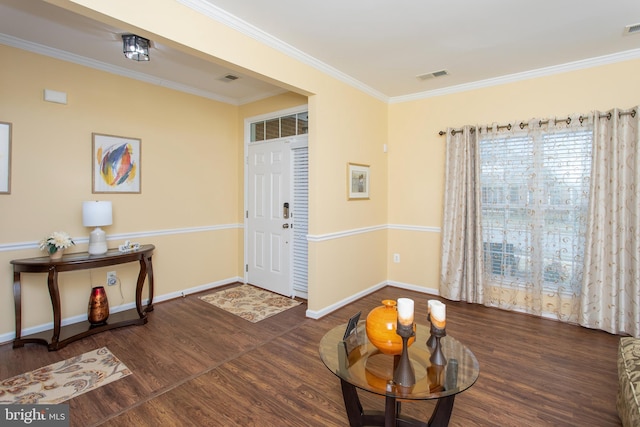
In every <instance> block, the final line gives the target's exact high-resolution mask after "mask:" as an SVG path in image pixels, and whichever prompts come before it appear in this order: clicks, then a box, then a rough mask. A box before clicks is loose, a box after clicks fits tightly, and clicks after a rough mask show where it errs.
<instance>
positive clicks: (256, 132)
mask: <svg viewBox="0 0 640 427" xmlns="http://www.w3.org/2000/svg"><path fill="white" fill-rule="evenodd" d="M256 141H264V122H256V123H251V142H256Z"/></svg>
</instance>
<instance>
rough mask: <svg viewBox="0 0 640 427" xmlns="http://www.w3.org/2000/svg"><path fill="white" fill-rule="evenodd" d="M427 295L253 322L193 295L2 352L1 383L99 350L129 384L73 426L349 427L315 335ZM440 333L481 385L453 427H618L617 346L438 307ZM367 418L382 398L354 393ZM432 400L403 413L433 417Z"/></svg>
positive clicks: (564, 330)
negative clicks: (146, 316) (69, 336)
mask: <svg viewBox="0 0 640 427" xmlns="http://www.w3.org/2000/svg"><path fill="white" fill-rule="evenodd" d="M398 297H409V298H413V299H414V300H415V307H416V319H417V321H418V322H419V323H426V319H425V318H424V315H420V313H426V309H427V300H428V299H432V298H434V297H433V296H431V295H425V294H420V293H417V292H411V291H405V290H402V289H397V288H392V287H386V288H384V289H381V290H379V291H377V292H375V293H373V294H371V295H369V296H367V297H365V298H362V299H360V300H358V301H356V302H354V303H352V304H350V305H349V306H347V307H344V308H342V309H340V310H337V311H335V312H334V313H331V314H330V315H328V316H325V317H324V318H322V319H320V320H313V319H307V318H305V315H304V313H305V310H306V309H307V307H306V304H302V305H300V306H298V307H295V308H293V309H290V310H287V311H285V312H284V313H281V314H279V315H276V316H273V317H271V318H269V319H266V320H263V321H261V322H258V323H255V324H254V323H250V322H248V321H245V320H243V319H241V318H238V317H236V316H234V315H232V314H229V313H227V312H225V311H222V310H221V309H218V308H216V307H214V306H212V305H210V304H207V303H204V302H202V301H200V300H199V299H198V298H197V295H189V296H187V297H186V298H180V299H176V300H172V301H168V302H163V303H160V304H156V305H155V311H153V312H152V313H151V314H150V320H149V323H148V324H146V325H144V326H132V327H128V328H122V329H116V330H113V331H108V332H105V333H102V334H99V335H94V336H91V337H88V338H85V339H83V340H80V341H78V342H75V343H72V344H70V345H68V346H67V347H65V348H63V349H61V350H59V351H57V352H48V351H47V349H46V348H45V347H44V346H39V345H26V346H25V347H24V348H18V349H13V348H12V347H11V344H10V343H8V344H4V345H2V346H0V360H1V361H2V363H1V366H0V378H3V379H4V378H9V377H11V376H14V375H17V374H20V373H22V372H25V371H29V370H32V369H36V368H39V367H41V366H44V365H48V364H50V363H54V362H58V361H60V360H63V359H66V358H69V357H72V356H75V355H78V354H81V353H84V352H86V351H90V350H93V349H95V348H98V347H102V346H106V347H108V348H109V350H111V352H112V353H114V354H115V355H116V356H117V357H118V358H120V360H122V361H123V362H124V363H125V364H126V365H127V367H129V369H131V370H132V371H133V374H132V375H130V376H128V377H126V378H123V379H121V380H118V381H116V382H114V383H111V384H107V385H106V386H103V387H100V388H99V389H97V390H94V391H91V392H89V393H86V394H84V395H81V396H79V397H76V398H74V399H72V400H70V401H69V405H70V415H71V425H72V426H94V425H104V426H261V427H262V426H301V427H302V426H304V427H308V426H322V427H325V426H347V425H348V422H347V418H346V414H345V410H344V404H343V401H342V395H341V391H340V383H339V380H338V379H337V378H336V377H335V376H334V375H333V374H332V373H331V372H330V371H329V370H328V369H327V368H325V366H324V365H323V363H322V361H321V360H320V358H319V356H318V344H319V342H320V339H321V338H322V336H323V335H324V334H325V333H326V332H327V331H328V330H330V329H331V328H333V327H334V326H337V325H339V324H341V323H345V322H346V321H347V320H348V319H349V317H350V316H351V315H353V314H354V313H356V312H357V311H359V310H361V311H362V318H363V319H364V318H365V317H366V315H367V314H368V312H369V310H371V309H372V308H374V307H376V306H378V305H380V301H381V300H383V299H386V298H391V299H396V298H398ZM443 301H444V302H445V303H446V304H447V333H448V334H449V335H452V336H455V337H456V338H457V339H458V340H460V341H462V342H464V343H465V344H467V346H468V347H470V348H471V350H472V351H473V352H474V354H475V355H476V357H477V359H478V362H479V364H480V377H479V378H478V381H477V382H476V384H475V385H474V386H473V387H471V388H470V389H469V390H467V391H465V392H464V393H462V394H460V395H458V396H457V397H456V401H455V406H454V409H453V415H452V417H451V422H450V425H451V426H465V427H466V426H518V427H521V426H599V427H603V426H619V425H621V423H620V420H619V418H618V416H617V413H616V407H615V400H616V393H617V379H616V377H617V374H616V348H617V345H618V340H619V337H618V336H615V335H610V334H608V333H606V332H602V331H597V330H590V329H585V328H582V327H580V326H574V325H568V324H564V323H560V322H555V321H552V320H546V319H540V318H536V317H531V316H528V315H524V314H518V313H511V312H506V311H501V310H497V309H490V308H486V307H483V306H477V305H472V304H466V303H456V302H451V301H445V300H443ZM360 397H361V400H362V403H363V406H364V407H365V409H379V410H382V409H383V408H384V399H383V398H381V397H379V396H373V395H370V394H368V393H364V392H362V393H360ZM433 405H434V403H433V402H408V403H405V404H404V405H403V408H402V409H403V413H405V414H406V415H409V416H411V417H415V418H422V419H425V420H426V419H428V418H429V416H430V414H431V411H432V409H433Z"/></svg>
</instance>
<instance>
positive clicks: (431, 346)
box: [427, 313, 436, 353]
mask: <svg viewBox="0 0 640 427" xmlns="http://www.w3.org/2000/svg"><path fill="white" fill-rule="evenodd" d="M427 321H428V322H429V324H430V325H431V328H430V332H431V333H430V334H429V339H428V340H427V348H428V349H429V350H430V351H431V352H432V353H433V349H435V348H436V337H435V336H433V323H431V313H427Z"/></svg>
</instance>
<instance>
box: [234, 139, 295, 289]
mask: <svg viewBox="0 0 640 427" xmlns="http://www.w3.org/2000/svg"><path fill="white" fill-rule="evenodd" d="M247 163H248V165H247V166H248V200H247V202H248V203H247V222H246V224H247V228H248V230H247V233H248V239H247V245H248V248H247V249H248V250H247V259H248V262H247V272H246V273H247V281H248V283H250V284H252V285H256V286H259V287H261V288H264V289H267V290H270V291H272V292H276V293H279V294H282V295H286V296H291V295H293V289H292V287H291V280H290V275H291V273H290V262H291V261H290V257H291V255H290V253H291V251H290V247H289V246H290V245H289V243H290V242H289V241H290V234H291V228H290V225H291V221H290V219H289V218H285V216H287V209H286V206H290V203H291V201H290V200H289V197H290V194H289V193H290V191H291V190H290V188H291V185H290V175H291V172H290V169H289V168H290V150H289V146H288V144H287V143H286V142H285V141H284V140H282V139H276V140H271V141H267V142H254V143H251V144H250V145H249V154H248V159H247ZM288 210H289V211H290V209H288Z"/></svg>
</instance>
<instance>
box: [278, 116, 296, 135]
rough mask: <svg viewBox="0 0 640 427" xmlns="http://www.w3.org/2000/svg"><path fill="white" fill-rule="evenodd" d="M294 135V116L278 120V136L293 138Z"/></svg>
mask: <svg viewBox="0 0 640 427" xmlns="http://www.w3.org/2000/svg"><path fill="white" fill-rule="evenodd" d="M294 135H296V116H295V114H294V115H292V116H286V117H282V118H281V119H280V136H281V137H285V136H294Z"/></svg>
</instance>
